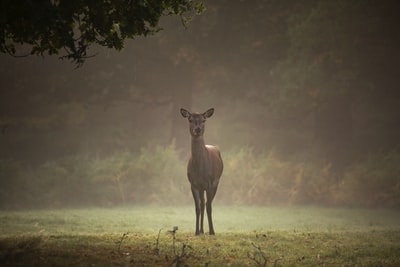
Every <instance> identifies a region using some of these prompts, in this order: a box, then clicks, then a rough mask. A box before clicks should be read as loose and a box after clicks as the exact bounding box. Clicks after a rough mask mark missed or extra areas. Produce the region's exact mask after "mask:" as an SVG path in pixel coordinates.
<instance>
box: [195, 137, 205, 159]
mask: <svg viewBox="0 0 400 267" xmlns="http://www.w3.org/2000/svg"><path fill="white" fill-rule="evenodd" d="M206 160H207V150H206V145H205V143H204V138H203V137H202V136H201V137H196V138H194V137H192V162H193V163H194V164H196V165H202V164H204V163H205V162H206Z"/></svg>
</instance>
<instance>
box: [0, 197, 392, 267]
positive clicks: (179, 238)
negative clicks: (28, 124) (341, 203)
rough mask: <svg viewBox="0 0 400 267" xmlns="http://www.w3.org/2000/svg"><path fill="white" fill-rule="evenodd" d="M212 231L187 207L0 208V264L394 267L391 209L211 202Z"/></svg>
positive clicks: (192, 209)
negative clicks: (202, 230) (200, 226)
mask: <svg viewBox="0 0 400 267" xmlns="http://www.w3.org/2000/svg"><path fill="white" fill-rule="evenodd" d="M174 226H178V230H177V231H176V233H175V235H174V234H173V233H171V232H170V231H171V230H172V229H173V227H174ZM205 226H206V229H207V224H206V223H205ZM214 226H215V230H216V233H217V234H216V236H209V235H207V234H206V235H203V236H197V237H196V236H194V234H193V233H194V208H193V207H158V206H154V207H153V206H135V207H129V208H128V207H126V208H115V209H99V208H94V209H65V210H40V211H18V212H12V211H2V212H0V265H1V266H185V265H188V266H400V212H399V211H393V210H362V209H334V208H317V207H290V208H287V207H282V208H266V207H234V206H232V207H231V206H218V205H215V207H214ZM159 232H160V235H158V234H159Z"/></svg>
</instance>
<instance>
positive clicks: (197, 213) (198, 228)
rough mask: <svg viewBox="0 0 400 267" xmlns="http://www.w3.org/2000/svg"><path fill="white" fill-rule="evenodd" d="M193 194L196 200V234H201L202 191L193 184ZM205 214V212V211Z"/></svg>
mask: <svg viewBox="0 0 400 267" xmlns="http://www.w3.org/2000/svg"><path fill="white" fill-rule="evenodd" d="M191 189H192V195H193V200H194V207H195V211H196V235H199V234H200V227H199V219H200V211H201V209H200V191H199V190H197V189H196V188H194V187H193V186H192V188H191ZM203 198H204V197H203ZM203 214H204V212H203Z"/></svg>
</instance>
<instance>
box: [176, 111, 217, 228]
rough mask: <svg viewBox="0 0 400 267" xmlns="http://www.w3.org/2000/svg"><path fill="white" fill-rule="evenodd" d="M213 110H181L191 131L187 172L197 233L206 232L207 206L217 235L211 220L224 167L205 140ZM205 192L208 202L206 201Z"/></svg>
mask: <svg viewBox="0 0 400 267" xmlns="http://www.w3.org/2000/svg"><path fill="white" fill-rule="evenodd" d="M213 113H214V109H209V110H208V111H206V112H205V113H203V114H200V113H193V114H192V113H190V112H189V111H187V110H185V109H181V114H182V116H183V117H185V118H188V120H189V123H190V134H191V136H192V137H191V138H192V139H191V157H190V159H189V163H188V168H187V175H188V179H189V182H190V185H191V190H192V194H193V199H194V204H195V210H196V235H199V234H202V233H204V228H203V221H204V208H205V207H207V218H208V226H209V230H210V235H214V234H215V232H214V226H213V222H212V207H211V204H212V201H213V199H214V197H215V194H216V192H217V188H218V183H219V179H220V177H221V174H222V170H223V163H222V158H221V154H220V152H219V150H218V149H217V148H216V147H215V146H210V145H205V143H204V138H203V134H204V124H205V121H206V119H207V118H209V117H211V116H212V114H213ZM204 192H205V193H206V197H207V203H206V202H205V198H204Z"/></svg>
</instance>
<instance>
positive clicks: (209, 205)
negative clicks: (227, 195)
mask: <svg viewBox="0 0 400 267" xmlns="http://www.w3.org/2000/svg"><path fill="white" fill-rule="evenodd" d="M206 192H207V204H206V206H207V219H208V227H209V229H210V235H215V232H214V225H213V221H212V201H213V199H214V197H215V194H216V193H217V187H214V188H210V189H208V190H207V191H206Z"/></svg>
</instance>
